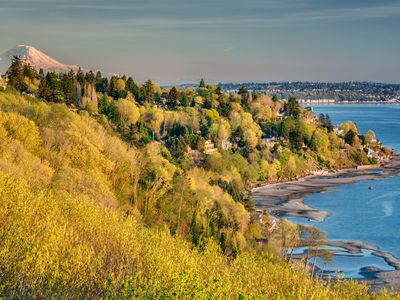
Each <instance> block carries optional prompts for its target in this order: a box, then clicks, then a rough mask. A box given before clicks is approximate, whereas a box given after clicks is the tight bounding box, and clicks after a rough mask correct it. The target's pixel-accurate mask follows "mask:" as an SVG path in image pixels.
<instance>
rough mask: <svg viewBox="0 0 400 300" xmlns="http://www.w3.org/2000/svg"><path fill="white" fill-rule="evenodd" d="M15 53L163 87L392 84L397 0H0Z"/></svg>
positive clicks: (397, 54)
mask: <svg viewBox="0 0 400 300" xmlns="http://www.w3.org/2000/svg"><path fill="white" fill-rule="evenodd" d="M18 44H29V45H33V46H35V47H37V48H38V49H40V50H42V51H44V52H46V53H47V54H49V55H51V56H53V57H55V58H57V59H58V60H60V61H62V62H65V63H69V64H79V65H81V66H84V67H87V68H93V69H99V68H101V69H102V70H104V71H106V72H115V73H126V74H129V75H133V76H134V77H135V78H137V79H138V80H144V79H147V78H151V79H154V80H157V81H160V82H162V83H171V82H173V83H175V82H188V81H197V80H198V79H199V78H201V77H204V78H206V79H207V80H208V81H247V80H254V81H272V80H276V81H282V80H312V81H344V80H368V81H387V82H400V0H397V1H391V0H380V1H371V0H357V1H352V0H335V1H331V0H326V1H324V0H319V1H316V0H264V1H263V0H202V1H200V0H198V1H192V0H131V1H128V0H113V1H112V0H108V1H104V0H97V1H95V0H79V1H78V0H0V53H2V52H4V51H6V50H8V49H9V48H11V47H13V46H15V45H18Z"/></svg>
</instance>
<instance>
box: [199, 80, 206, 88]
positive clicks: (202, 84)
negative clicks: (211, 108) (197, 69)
mask: <svg viewBox="0 0 400 300" xmlns="http://www.w3.org/2000/svg"><path fill="white" fill-rule="evenodd" d="M199 87H200V88H205V87H206V83H205V82H204V79H203V78H202V79H201V80H200V84H199Z"/></svg>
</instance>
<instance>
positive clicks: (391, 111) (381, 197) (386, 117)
mask: <svg viewBox="0 0 400 300" xmlns="http://www.w3.org/2000/svg"><path fill="white" fill-rule="evenodd" d="M313 107H314V111H315V112H316V114H319V113H324V114H329V115H330V117H331V119H332V121H333V123H334V124H339V123H341V122H343V121H347V120H353V121H354V122H355V123H356V124H357V126H358V127H359V129H360V130H361V132H363V133H365V132H366V131H367V130H368V129H372V130H374V131H375V133H376V135H377V137H378V139H379V140H381V141H382V142H383V143H384V144H385V145H386V146H388V147H390V148H393V149H395V150H397V151H400V105H315V106H313ZM369 186H373V187H374V189H373V190H369V189H368V187H369ZM332 190H333V192H331V193H316V194H312V195H310V196H309V197H308V198H307V199H306V200H305V203H306V204H308V205H310V206H312V207H315V208H317V209H320V210H325V211H329V212H330V213H331V215H330V216H329V217H328V218H326V219H325V220H324V221H323V222H312V224H314V225H315V226H316V227H317V228H319V229H320V230H322V231H325V232H327V233H328V238H329V239H330V240H342V241H343V240H351V241H364V242H369V243H372V244H374V245H377V246H378V247H379V248H380V250H382V251H387V252H390V253H392V254H394V255H395V256H396V257H398V258H400V177H399V176H397V177H394V178H386V179H382V180H375V181H369V182H368V181H367V182H359V183H356V184H351V185H343V186H337V187H335V188H333V189H332ZM289 219H290V220H291V221H293V222H295V223H304V224H305V223H307V224H310V223H309V222H305V219H302V218H289ZM367 254H368V253H367ZM363 266H377V267H380V268H382V269H385V270H387V269H388V266H387V265H386V263H385V261H384V260H383V259H381V258H379V257H375V256H371V255H364V256H361V257H360V256H356V257H351V256H350V257H349V256H343V255H336V256H335V257H334V263H333V266H332V267H331V269H335V270H336V269H341V270H342V271H344V273H345V276H346V277H353V278H356V277H358V276H357V275H356V274H358V272H359V269H360V268H361V267H363ZM389 269H390V268H389Z"/></svg>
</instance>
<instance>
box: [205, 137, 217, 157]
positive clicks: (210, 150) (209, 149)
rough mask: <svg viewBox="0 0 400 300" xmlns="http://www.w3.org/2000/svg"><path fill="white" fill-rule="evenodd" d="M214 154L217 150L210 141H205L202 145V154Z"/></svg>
mask: <svg viewBox="0 0 400 300" xmlns="http://www.w3.org/2000/svg"><path fill="white" fill-rule="evenodd" d="M216 152H218V149H217V148H215V146H214V143H213V142H212V141H210V140H207V141H206V142H205V143H204V153H205V154H214V153H216Z"/></svg>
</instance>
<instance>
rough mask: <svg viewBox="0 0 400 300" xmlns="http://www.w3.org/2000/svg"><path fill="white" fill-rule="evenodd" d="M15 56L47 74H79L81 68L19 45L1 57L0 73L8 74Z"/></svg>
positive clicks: (29, 47) (30, 47)
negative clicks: (73, 72) (51, 72)
mask: <svg viewBox="0 0 400 300" xmlns="http://www.w3.org/2000/svg"><path fill="white" fill-rule="evenodd" d="M14 56H19V57H21V58H23V59H25V60H26V61H27V62H28V63H29V64H30V65H31V66H33V67H34V68H36V69H37V70H39V69H43V70H44V71H45V72H50V71H53V72H69V70H71V69H72V70H74V71H75V72H77V71H78V69H79V67H78V66H75V65H66V64H63V63H61V62H59V61H58V60H56V59H54V58H52V57H50V56H49V55H47V54H45V53H43V52H41V51H39V50H38V49H36V48H35V47H32V46H29V45H18V46H16V47H14V48H12V49H10V50H8V51H6V52H4V53H3V54H1V55H0V73H5V72H6V70H7V69H8V67H9V66H10V65H11V61H12V59H13V57H14Z"/></svg>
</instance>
